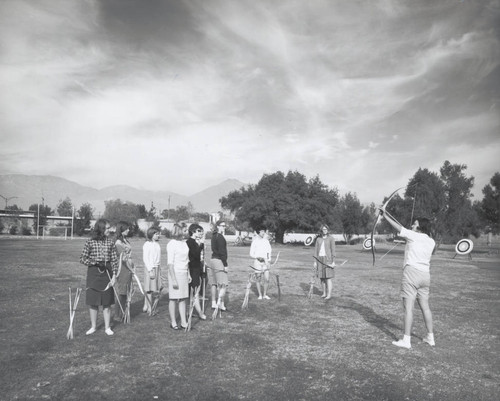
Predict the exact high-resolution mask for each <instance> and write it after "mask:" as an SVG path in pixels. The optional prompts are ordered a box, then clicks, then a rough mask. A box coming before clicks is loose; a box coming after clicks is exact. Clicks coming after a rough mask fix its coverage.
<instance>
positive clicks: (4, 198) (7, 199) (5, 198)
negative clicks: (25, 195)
mask: <svg viewBox="0 0 500 401" xmlns="http://www.w3.org/2000/svg"><path fill="white" fill-rule="evenodd" d="M0 197H1V198H3V200H4V201H5V209H6V210H7V204H8V203H9V201H10V200H11V199H16V198H17V196H11V197H5V196H3V195H0Z"/></svg>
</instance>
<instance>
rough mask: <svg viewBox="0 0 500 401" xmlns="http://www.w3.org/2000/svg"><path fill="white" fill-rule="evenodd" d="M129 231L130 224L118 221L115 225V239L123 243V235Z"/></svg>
mask: <svg viewBox="0 0 500 401" xmlns="http://www.w3.org/2000/svg"><path fill="white" fill-rule="evenodd" d="M128 229H130V224H129V223H128V222H126V221H119V222H118V224H117V225H116V239H118V240H120V241H123V233H124V232H125V231H127V230H128Z"/></svg>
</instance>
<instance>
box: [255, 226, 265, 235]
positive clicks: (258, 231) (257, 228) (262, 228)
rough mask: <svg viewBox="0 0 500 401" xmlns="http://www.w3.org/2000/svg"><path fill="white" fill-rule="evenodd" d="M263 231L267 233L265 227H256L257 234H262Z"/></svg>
mask: <svg viewBox="0 0 500 401" xmlns="http://www.w3.org/2000/svg"><path fill="white" fill-rule="evenodd" d="M262 230H264V231H266V227H265V226H263V225H262V224H261V225H258V226H257V227H255V232H256V233H257V234H258V233H260V232H261V231H262Z"/></svg>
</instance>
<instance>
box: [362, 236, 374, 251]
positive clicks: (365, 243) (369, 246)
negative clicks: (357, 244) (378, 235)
mask: <svg viewBox="0 0 500 401" xmlns="http://www.w3.org/2000/svg"><path fill="white" fill-rule="evenodd" d="M373 242H374V243H375V238H374V239H373ZM363 249H372V239H371V238H366V239H365V240H364V241H363Z"/></svg>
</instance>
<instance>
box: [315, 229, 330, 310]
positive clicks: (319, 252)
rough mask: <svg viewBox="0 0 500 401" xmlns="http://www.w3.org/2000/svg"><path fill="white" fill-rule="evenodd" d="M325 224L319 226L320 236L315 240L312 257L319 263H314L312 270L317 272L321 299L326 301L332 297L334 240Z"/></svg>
mask: <svg viewBox="0 0 500 401" xmlns="http://www.w3.org/2000/svg"><path fill="white" fill-rule="evenodd" d="M329 230H330V229H329V228H328V226H327V225H326V224H323V225H321V229H320V234H319V235H318V238H317V239H316V246H315V248H314V256H315V257H316V258H318V260H319V261H321V264H320V265H319V266H318V263H317V262H316V261H314V268H315V269H317V271H318V276H319V278H320V280H321V286H322V287H323V295H321V297H322V298H325V299H326V300H328V299H330V298H331V297H332V289H333V278H334V277H335V239H334V238H333V237H332V236H331V235H330V233H329Z"/></svg>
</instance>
